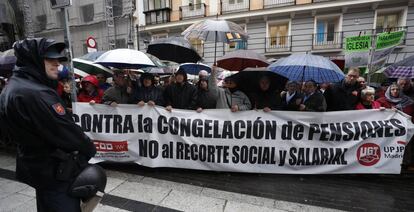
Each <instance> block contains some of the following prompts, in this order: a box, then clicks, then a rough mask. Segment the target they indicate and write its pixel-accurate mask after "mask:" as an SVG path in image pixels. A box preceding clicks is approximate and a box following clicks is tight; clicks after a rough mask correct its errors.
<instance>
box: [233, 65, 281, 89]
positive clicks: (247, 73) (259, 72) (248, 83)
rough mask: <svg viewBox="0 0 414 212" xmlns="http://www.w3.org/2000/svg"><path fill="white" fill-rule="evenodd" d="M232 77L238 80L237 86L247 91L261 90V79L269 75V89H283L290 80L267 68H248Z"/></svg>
mask: <svg viewBox="0 0 414 212" xmlns="http://www.w3.org/2000/svg"><path fill="white" fill-rule="evenodd" d="M230 77H231V78H233V79H234V80H235V81H236V82H237V87H238V88H239V89H240V90H241V91H243V92H245V93H250V92H257V91H259V89H260V87H259V81H260V79H261V78H262V77H267V78H268V79H269V80H270V88H269V89H270V90H274V91H276V90H279V91H281V90H283V88H284V87H285V84H286V82H287V81H288V78H286V77H284V76H282V75H279V74H277V73H275V72H273V71H270V70H269V69H267V68H246V69H244V70H243V71H240V72H238V73H237V74H234V75H231V76H230Z"/></svg>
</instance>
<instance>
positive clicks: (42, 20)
mask: <svg viewBox="0 0 414 212" xmlns="http://www.w3.org/2000/svg"><path fill="white" fill-rule="evenodd" d="M36 21H37V26H38V30H39V31H41V30H45V29H46V24H47V19H46V15H38V16H36Z"/></svg>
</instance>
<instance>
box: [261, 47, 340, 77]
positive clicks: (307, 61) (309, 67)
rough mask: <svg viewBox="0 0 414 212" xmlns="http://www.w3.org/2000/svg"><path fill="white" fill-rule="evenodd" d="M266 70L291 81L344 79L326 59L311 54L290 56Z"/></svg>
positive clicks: (337, 69)
mask: <svg viewBox="0 0 414 212" xmlns="http://www.w3.org/2000/svg"><path fill="white" fill-rule="evenodd" d="M268 68H269V69H270V70H271V71H273V72H275V73H277V74H280V75H282V76H284V77H287V78H288V79H289V80H293V81H308V80H314V81H315V82H317V83H324V82H339V81H341V80H342V79H344V77H345V75H344V73H343V72H342V70H341V69H340V68H339V67H338V66H337V65H336V64H335V63H333V62H332V61H330V60H329V59H328V58H325V57H323V56H318V55H312V54H292V55H290V56H289V57H286V58H282V59H279V60H278V61H276V62H274V63H272V64H271V65H270V66H269V67H268Z"/></svg>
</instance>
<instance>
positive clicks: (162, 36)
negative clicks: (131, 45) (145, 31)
mask: <svg viewBox="0 0 414 212" xmlns="http://www.w3.org/2000/svg"><path fill="white" fill-rule="evenodd" d="M161 38H168V34H167V33H162V34H154V35H152V37H151V39H152V40H158V39H161Z"/></svg>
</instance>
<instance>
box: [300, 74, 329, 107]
mask: <svg viewBox="0 0 414 212" xmlns="http://www.w3.org/2000/svg"><path fill="white" fill-rule="evenodd" d="M304 87H305V89H304V94H305V95H304V97H303V99H302V102H301V104H300V105H299V110H300V111H314V112H323V111H326V101H325V97H324V96H323V94H322V93H321V92H319V90H318V86H317V84H316V82H315V81H313V80H309V81H306V82H305V85H304Z"/></svg>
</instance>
